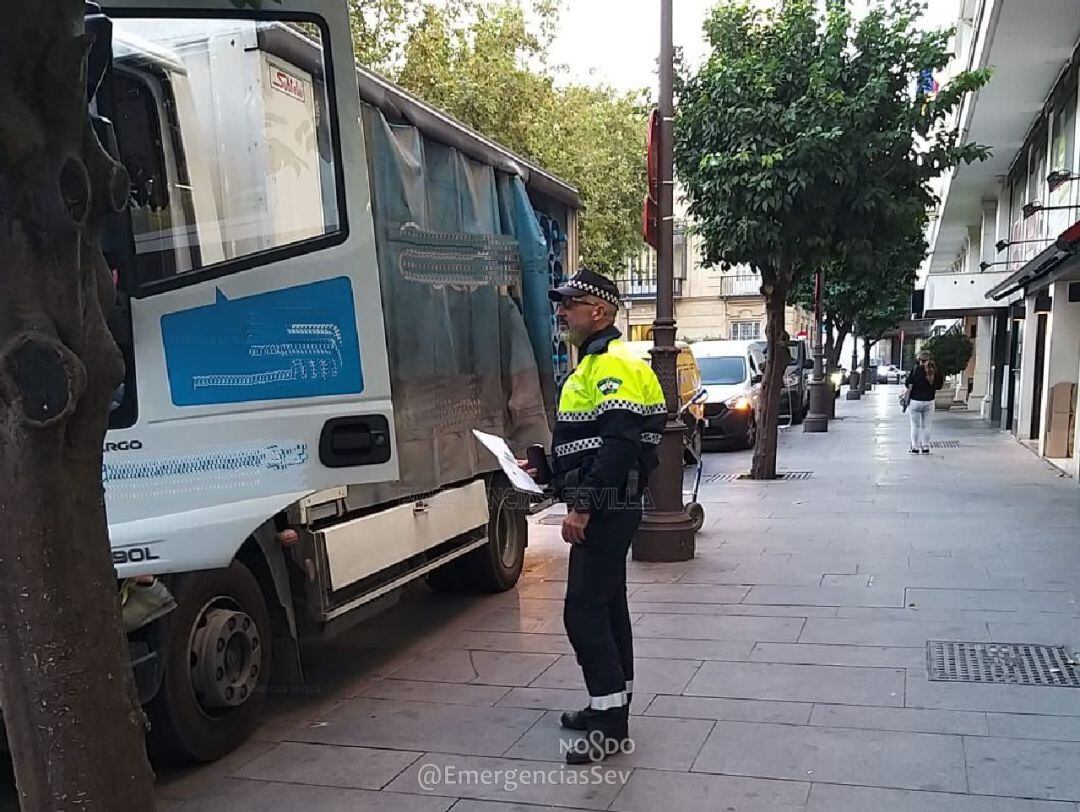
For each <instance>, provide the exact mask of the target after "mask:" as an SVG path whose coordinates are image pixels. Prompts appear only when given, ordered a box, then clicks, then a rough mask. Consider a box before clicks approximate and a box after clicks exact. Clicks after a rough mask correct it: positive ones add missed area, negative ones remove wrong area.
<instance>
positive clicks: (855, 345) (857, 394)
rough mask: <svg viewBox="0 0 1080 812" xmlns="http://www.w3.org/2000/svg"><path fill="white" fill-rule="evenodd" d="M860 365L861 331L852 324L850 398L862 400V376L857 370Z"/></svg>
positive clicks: (848, 397)
mask: <svg viewBox="0 0 1080 812" xmlns="http://www.w3.org/2000/svg"><path fill="white" fill-rule="evenodd" d="M858 365H859V331H858V330H857V329H856V328H855V325H854V324H853V325H852V326H851V372H850V373H849V375H848V390H847V399H848V400H862V376H861V375H859V373H858V372H856V371H855V368H856V367H857V366H858Z"/></svg>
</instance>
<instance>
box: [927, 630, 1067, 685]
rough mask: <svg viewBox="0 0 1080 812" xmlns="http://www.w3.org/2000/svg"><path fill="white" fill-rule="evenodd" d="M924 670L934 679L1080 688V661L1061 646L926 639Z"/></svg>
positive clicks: (938, 680)
mask: <svg viewBox="0 0 1080 812" xmlns="http://www.w3.org/2000/svg"><path fill="white" fill-rule="evenodd" d="M926 670H927V674H928V676H929V678H930V679H931V680H932V681H937V682H984V683H996V684H1006V685H1057V686H1061V687H1065V688H1080V662H1078V661H1077V660H1076V658H1075V657H1074V655H1072V654H1070V653H1069V652H1068V651H1067V650H1066V649H1065V648H1064V647H1063V646H1040V645H1035V644H1032V643H957V642H946V641H940V640H930V641H928V642H927V644H926Z"/></svg>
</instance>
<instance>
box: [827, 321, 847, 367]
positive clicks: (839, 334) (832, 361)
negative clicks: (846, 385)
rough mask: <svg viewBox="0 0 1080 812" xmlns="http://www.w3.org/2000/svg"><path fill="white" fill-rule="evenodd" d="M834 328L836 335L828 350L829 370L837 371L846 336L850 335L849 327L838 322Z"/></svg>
mask: <svg viewBox="0 0 1080 812" xmlns="http://www.w3.org/2000/svg"><path fill="white" fill-rule="evenodd" d="M835 326H836V335H835V338H834V339H833V342H832V347H831V348H830V349H829V367H830V368H831V369H838V368H839V367H840V355H841V353H843V351H844V341H845V340H846V339H847V337H848V335H850V334H851V325H850V324H844V323H843V322H840V323H839V324H837V325H835Z"/></svg>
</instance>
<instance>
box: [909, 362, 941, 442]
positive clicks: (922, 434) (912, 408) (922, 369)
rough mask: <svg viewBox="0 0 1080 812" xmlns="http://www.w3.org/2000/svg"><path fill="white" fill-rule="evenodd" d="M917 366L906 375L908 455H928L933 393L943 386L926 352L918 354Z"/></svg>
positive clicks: (934, 365)
mask: <svg viewBox="0 0 1080 812" xmlns="http://www.w3.org/2000/svg"><path fill="white" fill-rule="evenodd" d="M918 361H919V362H918V364H916V366H915V369H913V370H911V372H910V373H908V376H907V381H906V382H905V383H906V385H907V394H908V397H909V398H910V400H911V403H910V405H909V406H908V417H909V418H910V419H911V449H910V453H912V454H918V453H919V452H920V451H921V452H922V453H923V454H929V453H930V420H931V418H932V417H933V414H934V393H936V392H937V391H938V390H939V389H940V388H941V387H942V386H944V385H945V378H944V377H943V376H942V374H941V373H940V372H938V368H937V364H935V363H934V359H933V358H932V357H931V356H930V353H928V352H920V353H919V359H918Z"/></svg>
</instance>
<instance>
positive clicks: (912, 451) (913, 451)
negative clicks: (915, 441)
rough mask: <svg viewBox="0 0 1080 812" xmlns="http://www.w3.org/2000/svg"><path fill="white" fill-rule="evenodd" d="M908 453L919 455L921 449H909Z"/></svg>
mask: <svg viewBox="0 0 1080 812" xmlns="http://www.w3.org/2000/svg"><path fill="white" fill-rule="evenodd" d="M907 453H908V454H918V453H919V449H917V448H909V449H908V450H907Z"/></svg>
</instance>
